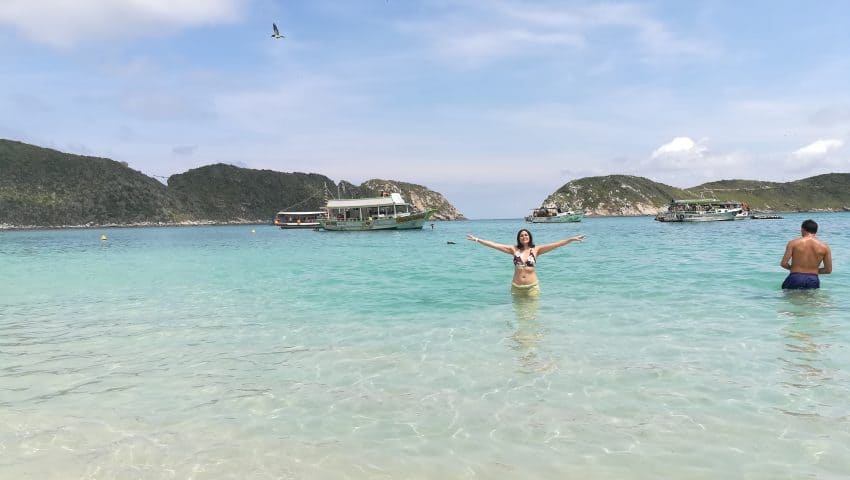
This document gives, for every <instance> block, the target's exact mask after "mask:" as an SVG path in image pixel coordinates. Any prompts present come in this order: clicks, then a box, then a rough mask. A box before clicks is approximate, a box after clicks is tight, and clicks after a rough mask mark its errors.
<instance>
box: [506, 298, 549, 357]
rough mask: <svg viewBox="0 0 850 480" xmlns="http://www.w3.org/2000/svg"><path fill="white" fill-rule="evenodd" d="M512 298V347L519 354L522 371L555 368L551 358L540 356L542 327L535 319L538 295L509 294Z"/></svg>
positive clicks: (538, 300)
mask: <svg viewBox="0 0 850 480" xmlns="http://www.w3.org/2000/svg"><path fill="white" fill-rule="evenodd" d="M511 296H512V298H513V308H514V314H515V316H516V326H515V327H514V326H513V325H511V326H510V327H511V328H512V329H514V333H513V334H512V335H511V340H513V342H514V343H513V346H512V347H511V348H513V349H514V350H516V351H517V353H518V354H519V361H520V364H521V365H522V367H523V370H524V371H528V372H545V371H550V370H553V369H554V368H555V362H554V361H553V360H544V359H541V358H540V342H541V341H542V340H543V329H542V327H541V326H540V322H538V320H537V309H538V306H539V302H540V299H539V296H537V295H518V294H513V295H511Z"/></svg>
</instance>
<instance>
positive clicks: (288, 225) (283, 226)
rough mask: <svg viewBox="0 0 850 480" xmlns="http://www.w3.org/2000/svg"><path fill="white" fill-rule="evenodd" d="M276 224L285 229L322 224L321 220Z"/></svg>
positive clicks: (314, 226)
mask: <svg viewBox="0 0 850 480" xmlns="http://www.w3.org/2000/svg"><path fill="white" fill-rule="evenodd" d="M275 225H277V226H278V227H280V228H281V229H283V230H289V229H294V228H319V227H320V226H321V225H322V224H321V223H319V222H304V223H288V222H285V223H278V222H275Z"/></svg>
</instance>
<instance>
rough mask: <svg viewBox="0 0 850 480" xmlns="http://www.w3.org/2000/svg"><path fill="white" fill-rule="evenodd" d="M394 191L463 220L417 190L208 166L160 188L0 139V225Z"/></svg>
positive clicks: (316, 204) (237, 218)
mask: <svg viewBox="0 0 850 480" xmlns="http://www.w3.org/2000/svg"><path fill="white" fill-rule="evenodd" d="M382 189H383V190H388V191H393V192H401V193H402V194H403V195H404V196H405V198H406V199H407V200H408V201H410V202H411V203H413V204H414V205H416V206H417V207H419V208H422V209H425V208H436V209H437V210H438V213H437V216H436V218H443V219H456V218H463V215H461V214H460V213H458V212H457V210H455V209H454V207H453V206H452V205H451V204H449V203H448V202H447V201H446V200H445V199H444V198H443V196H442V195H440V194H439V193H437V192H433V191H431V190H428V189H427V188H426V187H423V186H421V185H414V184H409V183H404V182H395V181H392V180H370V181H368V182H364V183H363V184H362V185H360V186H356V185H353V184H351V183H349V182H346V181H341V182H340V183H339V185H336V184H335V183H334V182H333V181H332V180H331V179H329V178H328V177H326V176H324V175H320V174H316V173H300V172H295V173H284V172H275V171H271V170H253V169H249V168H240V167H235V166H233V165H225V164H216V165H208V166H205V167H200V168H195V169H192V170H189V171H187V172H185V173H181V174H177V175H172V176H171V177H170V178H169V179H168V185H167V186H166V185H163V184H162V183H161V182H159V181H158V180H156V179H154V178H151V177H148V176H146V175H144V174H143V173H141V172H138V171H135V170H132V169H130V168H128V167H127V165H126V164H124V163H120V162H116V161H113V160H109V159H106V158H96V157H86V156H81V155H72V154H68V153H63V152H59V151H56V150H51V149H46V148H41V147H37V146H33V145H27V144H24V143H21V142H15V141H10V140H2V139H0V225H7V226H8V225H14V226H72V225H109V224H118V225H121V224H146V223H180V222H222V223H223V222H271V220H272V218H274V215H275V213H277V212H278V211H280V210H317V209H319V208H321V207H323V206H324V205H325V203H326V202H327V200H328V198H332V197H336V196H337V195H341V196H343V197H344V198H358V197H362V196H370V195H377V194H379V193H380V190H382Z"/></svg>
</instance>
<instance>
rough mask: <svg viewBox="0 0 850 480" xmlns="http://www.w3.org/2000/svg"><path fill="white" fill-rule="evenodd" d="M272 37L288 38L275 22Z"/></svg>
mask: <svg viewBox="0 0 850 480" xmlns="http://www.w3.org/2000/svg"><path fill="white" fill-rule="evenodd" d="M272 38H286V35H283V34H281V33H280V30H278V29H277V25H276V24H274V23H272Z"/></svg>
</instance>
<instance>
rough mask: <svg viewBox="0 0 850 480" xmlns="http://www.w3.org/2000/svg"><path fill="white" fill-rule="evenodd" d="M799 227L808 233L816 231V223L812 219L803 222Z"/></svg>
mask: <svg viewBox="0 0 850 480" xmlns="http://www.w3.org/2000/svg"><path fill="white" fill-rule="evenodd" d="M801 228H802V229H803V230H805V231H807V232H809V233H818V224H817V222H815V221H814V220H812V219H809V220H806V221H805V222H803V225H802V227H801Z"/></svg>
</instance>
